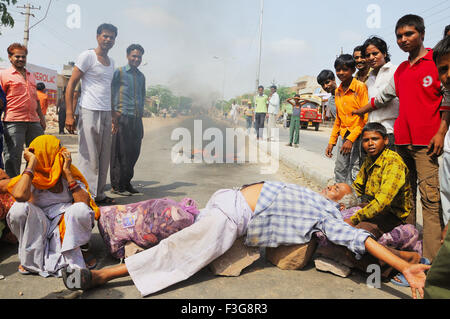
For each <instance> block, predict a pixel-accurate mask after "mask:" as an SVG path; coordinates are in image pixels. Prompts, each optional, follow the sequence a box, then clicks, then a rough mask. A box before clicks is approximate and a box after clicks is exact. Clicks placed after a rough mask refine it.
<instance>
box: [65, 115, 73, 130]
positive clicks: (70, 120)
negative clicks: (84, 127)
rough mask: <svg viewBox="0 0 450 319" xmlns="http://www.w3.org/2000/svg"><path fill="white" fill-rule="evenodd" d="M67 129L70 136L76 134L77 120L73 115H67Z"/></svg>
mask: <svg viewBox="0 0 450 319" xmlns="http://www.w3.org/2000/svg"><path fill="white" fill-rule="evenodd" d="M66 129H67V131H68V132H69V133H70V134H75V119H74V118H73V115H72V114H70V115H69V114H66Z"/></svg>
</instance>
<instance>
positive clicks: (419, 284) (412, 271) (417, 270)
mask: <svg viewBox="0 0 450 319" xmlns="http://www.w3.org/2000/svg"><path fill="white" fill-rule="evenodd" d="M430 267H431V266H430V265H423V264H410V265H409V266H408V267H407V268H406V269H404V270H403V271H402V274H403V276H405V279H406V280H407V281H408V283H409V286H410V287H411V293H412V297H413V298H414V299H417V291H419V295H420V297H421V298H423V296H424V292H423V288H424V287H425V280H426V278H427V277H426V275H425V272H424V271H425V270H428V269H430Z"/></svg>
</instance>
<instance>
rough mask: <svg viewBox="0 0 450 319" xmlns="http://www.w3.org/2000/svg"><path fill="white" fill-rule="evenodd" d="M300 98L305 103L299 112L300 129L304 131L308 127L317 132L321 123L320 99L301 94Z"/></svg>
mask: <svg viewBox="0 0 450 319" xmlns="http://www.w3.org/2000/svg"><path fill="white" fill-rule="evenodd" d="M300 97H301V99H302V100H305V101H306V102H305V103H304V104H303V105H302V109H301V111H300V112H301V113H300V127H301V128H302V129H304V130H306V129H307V128H308V126H314V128H315V130H316V131H318V130H319V126H320V123H322V112H321V105H322V99H321V98H320V97H317V96H313V95H311V94H302V95H301V96H300Z"/></svg>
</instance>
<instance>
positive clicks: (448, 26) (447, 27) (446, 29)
mask: <svg viewBox="0 0 450 319" xmlns="http://www.w3.org/2000/svg"><path fill="white" fill-rule="evenodd" d="M448 31H450V24H449V25H447V26H446V27H445V29H444V38H445V37H446V36H447V33H448Z"/></svg>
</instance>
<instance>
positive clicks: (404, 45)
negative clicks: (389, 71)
mask: <svg viewBox="0 0 450 319" xmlns="http://www.w3.org/2000/svg"><path fill="white" fill-rule="evenodd" d="M395 34H396V36H397V44H398V46H399V48H400V49H402V50H403V51H404V52H411V51H414V50H415V49H417V48H418V47H420V46H422V44H423V40H424V36H425V35H424V34H420V33H419V31H417V30H416V28H415V27H413V26H409V25H406V26H403V27H399V28H398V29H397V30H396V31H395Z"/></svg>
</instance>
